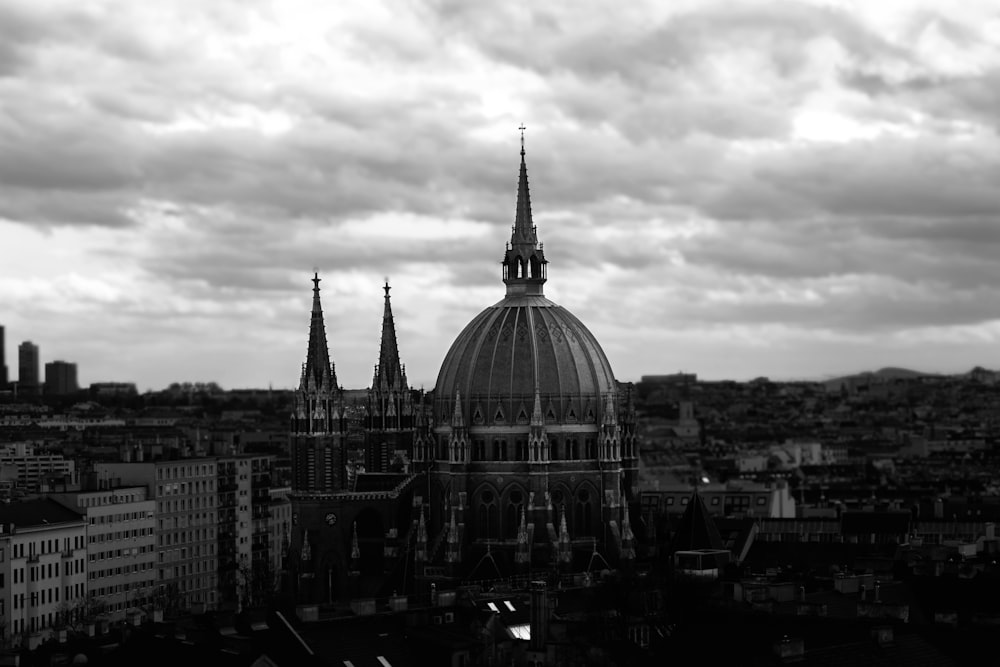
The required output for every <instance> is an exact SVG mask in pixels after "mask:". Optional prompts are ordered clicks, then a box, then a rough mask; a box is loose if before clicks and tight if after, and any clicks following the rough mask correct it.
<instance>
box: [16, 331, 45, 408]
mask: <svg viewBox="0 0 1000 667" xmlns="http://www.w3.org/2000/svg"><path fill="white" fill-rule="evenodd" d="M38 370H39V369H38V346H37V345H35V344H34V343H32V342H31V341H30V340H26V341H24V342H23V343H21V344H20V345H19V346H18V348H17V391H18V393H22V394H25V395H37V394H39V393H40V390H41V383H40V382H39V377H38Z"/></svg>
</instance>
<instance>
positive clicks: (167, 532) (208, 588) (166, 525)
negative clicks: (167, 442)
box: [94, 458, 218, 610]
mask: <svg viewBox="0 0 1000 667" xmlns="http://www.w3.org/2000/svg"><path fill="white" fill-rule="evenodd" d="M94 472H95V473H96V474H97V476H98V480H99V484H103V485H106V488H115V487H118V486H125V485H129V486H132V485H140V486H145V487H146V488H147V489H149V494H150V496H152V498H153V500H154V501H155V502H156V511H155V516H156V563H157V572H156V592H155V593H154V598H155V600H154V603H155V606H156V607H157V608H159V609H168V610H183V609H196V608H203V609H211V608H215V606H216V604H217V602H218V590H217V589H218V585H217V584H218V554H217V549H218V543H217V539H218V535H217V532H218V525H217V521H218V495H217V494H218V490H217V483H218V482H217V474H218V470H217V465H216V460H215V459H214V458H194V459H178V460H175V461H143V462H137V463H97V464H95V466H94Z"/></svg>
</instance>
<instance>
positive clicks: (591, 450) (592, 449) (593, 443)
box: [584, 438, 597, 459]
mask: <svg viewBox="0 0 1000 667" xmlns="http://www.w3.org/2000/svg"><path fill="white" fill-rule="evenodd" d="M584 443H585V445H586V450H587V458H588V459H596V458H597V440H595V439H594V438H587V439H586V440H585V441H584Z"/></svg>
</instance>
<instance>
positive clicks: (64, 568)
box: [0, 499, 87, 647]
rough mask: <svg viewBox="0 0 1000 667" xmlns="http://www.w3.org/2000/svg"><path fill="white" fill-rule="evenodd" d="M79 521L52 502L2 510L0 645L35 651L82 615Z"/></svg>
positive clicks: (83, 561)
mask: <svg viewBox="0 0 1000 667" xmlns="http://www.w3.org/2000/svg"><path fill="white" fill-rule="evenodd" d="M86 598H87V542H86V522H85V521H84V519H83V517H82V516H81V515H80V514H79V513H77V512H75V511H73V510H71V509H69V508H66V507H64V506H62V505H61V504H59V503H57V502H55V501H54V500H49V499H42V500H30V501H24V502H19V503H10V504H3V505H0V640H2V643H3V644H5V645H10V644H17V645H21V644H22V642H23V643H24V644H27V645H29V646H32V647H33V646H36V645H37V644H38V642H40V641H42V640H44V639H46V638H47V637H49V636H51V634H52V633H53V631H54V630H55V629H56V628H57V627H59V626H60V625H63V624H65V623H67V622H69V621H77V620H80V618H81V617H82V616H83V615H84V614H85V611H86V610H85V603H86Z"/></svg>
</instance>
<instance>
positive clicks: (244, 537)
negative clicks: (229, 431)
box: [217, 454, 277, 605]
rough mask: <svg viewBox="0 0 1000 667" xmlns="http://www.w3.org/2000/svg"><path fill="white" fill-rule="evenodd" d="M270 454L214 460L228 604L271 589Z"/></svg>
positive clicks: (259, 597)
mask: <svg viewBox="0 0 1000 667" xmlns="http://www.w3.org/2000/svg"><path fill="white" fill-rule="evenodd" d="M273 463H274V457H273V456H269V455H261V454H237V455H231V456H220V457H219V458H218V459H217V472H218V489H219V551H218V564H219V590H220V594H221V596H222V601H224V602H227V603H236V604H237V605H242V604H259V603H263V602H264V601H265V600H266V597H267V596H268V595H269V594H270V593H271V592H273V590H274V587H275V582H276V579H275V577H276V573H277V570H274V569H272V562H271V558H270V551H271V540H270V530H269V526H270V524H269V520H270V514H271V512H270V505H271V495H270V489H271V467H272V465H273Z"/></svg>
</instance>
